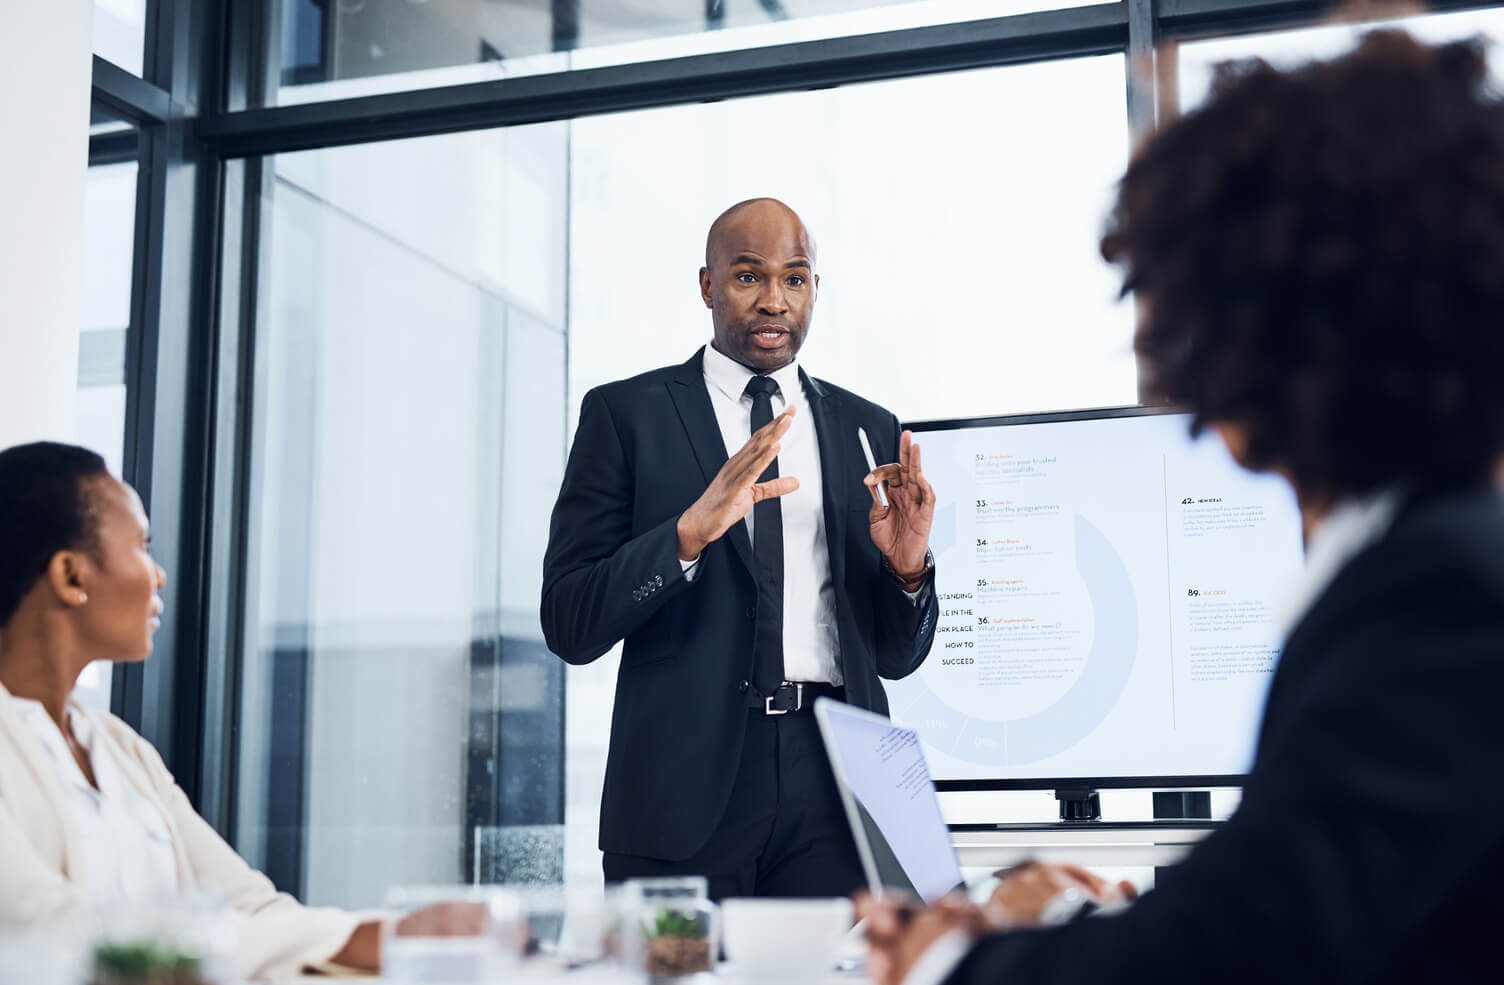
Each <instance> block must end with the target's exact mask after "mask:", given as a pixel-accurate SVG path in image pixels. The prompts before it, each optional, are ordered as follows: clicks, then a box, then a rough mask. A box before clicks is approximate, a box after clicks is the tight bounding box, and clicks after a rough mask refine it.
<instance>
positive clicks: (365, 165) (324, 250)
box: [237, 56, 1135, 905]
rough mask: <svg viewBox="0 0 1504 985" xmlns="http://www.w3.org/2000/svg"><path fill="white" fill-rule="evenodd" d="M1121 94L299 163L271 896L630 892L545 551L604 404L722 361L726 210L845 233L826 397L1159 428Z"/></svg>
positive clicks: (277, 324)
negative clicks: (1115, 237)
mask: <svg viewBox="0 0 1504 985" xmlns="http://www.w3.org/2000/svg"><path fill="white" fill-rule="evenodd" d="M1123 72H1124V62H1123V58H1122V57H1121V56H1111V57H1102V58H1090V59H1078V60H1073V61H1068V62H1058V63H1050V64H1041V65H1029V66H1019V67H1010V68H999V69H991V70H985V71H976V72H966V73H954V74H950V75H941V76H934V77H928V78H917V79H907V80H902V81H894V82H886V83H877V84H871V85H862V86H851V87H846V88H840V89H830V90H823V91H818V92H806V93H792V94H787V95H779V96H770V97H763V98H756V99H745V100H734V101H726V102H719V103H713V104H708V105H698V104H696V105H690V106H681V107H674V108H670V109H664V110H654V111H650V112H638V113H628V114H617V115H612V116H600V117H593V118H589V119H582V120H577V121H574V122H573V123H558V124H546V125H539V126H532V127H520V128H514V129H509V130H501V131H486V132H477V133H467V134H460V135H452V136H438V137H429V138H423V139H419V140H409V141H400V142H391V143H381V144H371V145H364V146H355V147H348V148H336V149H327V150H319V151H309V152H303V153H297V154H285V155H281V156H278V157H276V158H274V159H268V160H267V162H266V170H267V172H268V175H267V178H266V183H265V187H264V189H263V217H262V223H263V233H262V240H261V256H262V260H261V264H262V266H261V269H262V283H261V290H260V300H259V307H260V314H259V318H258V324H257V335H258V342H257V352H256V356H255V359H256V362H257V370H256V376H257V379H258V384H257V395H256V403H255V411H254V413H253V419H254V421H255V437H254V450H253V461H252V471H253V482H252V497H253V504H252V512H253V519H252V531H251V535H250V555H251V559H250V567H251V572H252V576H251V578H250V579H248V580H249V582H250V584H251V588H250V589H249V594H250V597H249V598H248V600H247V603H248V620H247V621H248V625H249V626H250V627H251V630H250V637H251V638H249V639H248V640H247V643H246V647H245V657H244V659H245V669H244V676H243V685H242V690H243V695H242V706H241V726H242V731H241V740H240V748H241V756H240V774H239V776H240V783H239V787H240V792H239V803H238V808H239V809H238V819H239V821H238V830H237V840H238V844H239V846H240V848H241V849H242V851H244V852H246V854H247V856H248V857H249V858H250V859H251V861H252V862H253V864H257V865H260V866H263V867H265V868H266V869H267V870H268V871H269V872H270V873H271V874H272V875H273V877H274V878H275V879H277V881H278V882H279V883H280V884H282V885H284V886H285V887H287V888H290V889H293V890H295V891H298V892H300V893H302V894H303V895H304V896H305V897H306V898H307V899H309V900H310V901H312V902H315V903H341V904H348V905H369V904H371V903H372V902H375V901H376V900H377V899H378V898H379V892H380V890H381V889H382V888H383V887H385V886H387V885H391V884H393V883H402V882H406V883H413V882H436V881H437V882H446V881H447V882H452V881H456V880H463V879H470V878H479V879H482V880H500V879H506V880H516V879H522V878H527V879H546V880H550V881H552V880H556V879H559V878H561V877H567V878H568V879H569V880H570V881H572V882H588V881H598V880H599V879H600V863H599V853H598V852H597V851H596V848H595V840H596V821H597V813H598V810H599V803H600V784H601V777H602V772H603V768H604V758H605V746H606V741H607V736H608V732H609V724H610V717H611V701H612V694H613V691H614V676H615V675H614V667H615V658H614V655H613V656H608V657H607V658H605V659H603V660H602V661H600V662H597V663H595V664H592V665H591V666H588V667H584V668H568V670H567V674H566V668H565V665H564V664H563V663H562V662H561V661H559V660H558V659H557V658H555V657H553V656H552V655H551V654H549V653H548V652H547V651H546V649H545V648H544V647H543V645H542V643H541V634H540V633H539V629H538V615H537V606H538V599H539V593H540V587H541V568H542V556H543V549H544V546H545V541H546V535H547V523H548V516H549V513H550V510H551V508H552V504H553V499H554V496H555V495H556V493H557V491H558V484H559V480H560V477H561V472H562V464H563V460H564V455H565V451H566V448H567V444H568V439H569V436H570V434H571V433H572V421H573V415H574V414H575V413H576V412H577V409H578V403H579V400H580V397H581V396H582V394H583V392H584V391H585V390H586V389H588V388H589V387H591V386H594V385H596V384H598V383H601V382H604V381H606V380H610V379H616V378H621V377H624V376H628V375H631V374H633V373H637V372H640V371H642V370H646V369H649V368H652V367H654V366H659V365H664V364H666V363H671V362H672V363H678V362H682V361H683V360H684V359H686V358H687V357H688V356H689V355H690V354H691V353H692V352H693V351H694V350H695V349H696V348H697V347H698V346H699V345H701V344H702V343H703V342H705V341H706V340H707V339H708V338H709V335H710V321H709V317H708V314H707V312H706V311H705V309H704V305H703V303H702V302H701V301H700V298H699V294H698V287H697V280H696V278H697V271H698V269H699V267H700V265H701V263H702V260H703V253H704V241H705V233H706V229H707V228H708V226H709V223H710V221H711V220H712V219H713V218H714V217H715V215H716V214H718V213H719V212H720V211H721V210H722V209H724V208H725V207H726V206H728V205H730V204H732V203H733V202H735V201H738V200H740V199H744V198H747V197H751V196H754V195H775V196H778V197H781V198H783V199H785V200H786V201H788V202H789V203H790V204H792V205H794V206H795V207H796V208H797V209H799V210H800V211H801V212H802V213H803V214H804V216H805V218H806V220H807V221H808V223H809V225H810V227H811V228H812V230H813V231H814V234H815V236H816V239H817V242H818V246H819V259H818V269H819V272H820V274H821V277H822V280H821V288H822V290H821V299H820V302H819V306H818V312H817V315H816V318H815V321H814V325H813V328H812V331H811V335H810V342H809V344H808V346H807V347H806V349H805V352H804V354H803V357H802V362H803V364H804V365H805V366H806V367H807V368H808V369H809V371H810V372H812V373H814V374H816V375H820V376H826V377H829V378H831V379H832V380H833V381H834V382H837V383H839V384H840V385H842V386H847V387H850V388H852V389H855V390H857V391H858V392H861V393H863V394H864V395H865V396H869V397H871V398H873V399H876V400H879V401H881V402H883V403H885V404H886V405H888V406H889V407H891V408H892V409H893V410H894V411H895V412H896V413H898V414H900V415H901V416H903V417H905V418H909V419H916V418H920V417H956V416H969V415H981V414H998V413H1005V412H1009V411H1018V410H1024V409H1039V408H1044V407H1064V406H1088V405H1092V406H1100V405H1106V404H1122V403H1131V402H1133V400H1134V398H1135V373H1134V366H1133V361H1132V358H1131V354H1130V352H1129V340H1130V335H1131V331H1132V313H1131V310H1130V309H1129V307H1128V306H1126V305H1122V304H1118V303H1117V302H1116V298H1115V294H1116V282H1115V280H1114V277H1113V275H1112V272H1111V271H1110V270H1108V269H1107V268H1106V267H1105V265H1103V264H1102V263H1101V261H1100V260H1098V259H1097V254H1096V249H1095V243H1096V239H1097V236H1098V234H1099V228H1100V224H1101V220H1102V214H1103V211H1104V210H1105V207H1106V203H1107V198H1108V195H1109V194H1110V190H1111V184H1112V181H1113V179H1114V178H1115V176H1116V175H1117V173H1118V172H1120V170H1121V168H1122V166H1123V164H1124V162H1125V160H1126V157H1127V151H1128V145H1129V140H1128V133H1127V128H1126V123H1125V114H1124V112H1123V101H1122V92H1123V86H1124V77H1123ZM1041 92H1044V93H1048V94H1049V95H1048V98H1047V99H1039V98H1034V96H1036V95H1037V94H1038V93H1041ZM978 106H984V107H987V108H988V109H987V115H986V117H985V118H986V125H985V126H979V125H977V124H976V122H975V121H976V119H977V112H976V107H978ZM1061 120H1070V121H1071V126H1069V127H1061V126H1060V125H1059V124H1060V121H1061ZM566 340H567V346H566ZM566 353H567V355H566ZM566 678H567V687H566ZM566 692H567V694H568V701H567V702H565V700H564V696H565V693H566ZM566 718H567V721H566V720H565V719H566ZM378 862H379V864H378Z"/></svg>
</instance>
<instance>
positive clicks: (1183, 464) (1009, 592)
mask: <svg viewBox="0 0 1504 985" xmlns="http://www.w3.org/2000/svg"><path fill="white" fill-rule="evenodd" d="M1189 420H1190V418H1189V415H1188V414H1184V413H1177V412H1175V411H1172V410H1165V409H1157V408H1141V407H1134V408H1116V409H1110V410H1096V411H1072V412H1067V413H1059V414H1034V415H1021V416H1016V417H997V418H987V419H977V420H958V421H932V422H923V423H916V424H911V425H909V427H910V428H911V429H912V430H913V431H914V432H915V435H914V436H915V440H917V441H918V442H919V443H920V445H921V448H922V463H923V467H924V471H925V474H926V475H927V476H928V477H929V479H930V481H931V483H932V484H933V485H934V487H935V491H936V494H937V496H938V501H937V504H936V510H935V522H934V527H933V530H932V532H931V537H930V542H931V547H932V548H933V550H934V553H935V561H936V569H937V570H936V591H937V593H938V594H939V602H940V619H939V624H938V626H937V630H936V634H935V642H934V647H933V648H932V649H931V651H930V655H929V657H928V659H927V660H926V661H925V662H924V664H923V666H921V667H920V669H919V670H918V671H917V672H915V673H914V674H912V675H911V676H909V677H908V678H905V679H904V680H900V681H887V682H885V684H886V686H887V690H888V701H889V705H890V708H891V712H892V716H893V720H894V722H895V723H896V724H898V725H901V726H904V727H908V728H912V729H914V730H915V731H917V732H918V734H919V736H920V739H921V741H922V742H923V745H924V753H925V758H926V759H927V760H928V762H929V764H930V769H931V771H932V773H933V776H934V778H935V780H936V785H937V786H938V787H939V788H940V789H1027V788H1041V789H1049V788H1057V789H1058V788H1061V787H1079V786H1083V785H1088V786H1096V787H1130V786H1145V787H1165V786H1168V787H1186V786H1225V785H1236V784H1237V783H1239V782H1240V781H1241V778H1242V777H1243V776H1244V775H1245V774H1246V773H1247V771H1248V768H1249V766H1250V765H1251V763H1252V758H1253V750H1254V744H1255V740H1256V737H1257V733H1258V728H1259V723H1260V720H1261V718H1262V712H1263V705H1264V698H1265V695H1266V692H1267V690H1268V686H1269V681H1270V678H1271V676H1272V675H1273V672H1274V667H1275V664H1276V662H1277V661H1278V658H1279V652H1280V646H1281V630H1280V628H1279V626H1278V625H1277V618H1278V617H1277V613H1278V610H1279V608H1280V606H1281V605H1282V603H1283V599H1284V598H1285V597H1286V596H1287V595H1288V593H1289V591H1290V589H1291V587H1292V585H1293V584H1294V581H1295V579H1296V577H1297V575H1298V574H1299V569H1300V566H1301V564H1302V561H1303V547H1302V538H1301V527H1300V514H1299V511H1298V509H1297V507H1296V503H1295V498H1294V495H1293V493H1292V492H1291V491H1290V488H1289V486H1288V484H1286V483H1285V482H1284V481H1283V480H1282V479H1280V478H1278V477H1277V476H1272V475H1259V474H1253V473H1250V472H1247V471H1245V470H1244V469H1242V468H1241V467H1239V466H1238V465H1237V464H1236V463H1235V462H1234V461H1233V460H1232V458H1231V456H1230V455H1229V454H1228V453H1227V450H1226V449H1225V448H1224V447H1223V445H1222V442H1221V440H1220V439H1219V438H1218V437H1217V436H1216V435H1215V434H1212V433H1210V432H1208V433H1205V434H1203V435H1201V436H1200V437H1199V438H1197V439H1194V440H1193V439H1192V438H1191V437H1190V429H1189Z"/></svg>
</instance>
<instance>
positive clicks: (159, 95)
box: [91, 55, 172, 127]
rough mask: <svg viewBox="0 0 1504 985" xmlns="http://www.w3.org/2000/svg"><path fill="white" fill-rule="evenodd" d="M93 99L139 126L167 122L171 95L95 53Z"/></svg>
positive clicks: (170, 110)
mask: <svg viewBox="0 0 1504 985" xmlns="http://www.w3.org/2000/svg"><path fill="white" fill-rule="evenodd" d="M91 81H92V86H93V100H94V102H95V103H96V104H98V105H100V106H103V107H105V108H107V109H108V110H109V111H110V113H111V114H113V115H114V116H117V117H119V118H120V119H122V120H125V121H126V122H128V123H134V124H135V125H136V126H138V127H146V126H153V125H155V124H159V123H165V122H167V120H168V118H169V117H170V116H171V115H172V96H171V95H170V94H169V93H168V92H166V91H165V90H163V89H160V88H158V87H157V86H154V85H152V84H151V83H150V82H147V81H146V80H144V79H142V78H140V77H139V76H136V75H133V74H131V73H130V72H127V71H126V70H125V69H123V68H121V67H120V66H119V65H116V64H115V63H114V62H112V61H109V60H108V59H105V58H100V57H99V56H98V55H95V56H94V69H93V73H92V80H91Z"/></svg>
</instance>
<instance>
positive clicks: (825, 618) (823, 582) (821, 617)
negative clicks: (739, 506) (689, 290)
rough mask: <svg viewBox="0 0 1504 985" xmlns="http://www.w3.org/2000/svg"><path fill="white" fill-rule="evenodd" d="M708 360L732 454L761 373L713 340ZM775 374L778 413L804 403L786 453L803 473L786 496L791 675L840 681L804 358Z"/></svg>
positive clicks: (792, 469) (784, 458)
mask: <svg viewBox="0 0 1504 985" xmlns="http://www.w3.org/2000/svg"><path fill="white" fill-rule="evenodd" d="M704 363H705V388H706V390H707V391H709V393H710V406H711V407H712V408H714V410H715V419H716V423H717V424H719V425H720V428H721V439H722V440H723V441H724V442H725V443H726V454H727V456H728V457H729V456H730V455H733V454H735V453H736V451H737V450H738V449H740V448H741V447H742V446H743V445H745V444H746V443H747V439H748V438H750V437H751V436H752V398H751V397H747V396H743V391H745V390H746V388H747V381H748V380H750V379H751V378H752V376H753V375H754V374H753V372H752V371H751V370H750V369H748V368H747V367H745V366H743V365H742V364H741V363H738V362H736V361H735V360H734V359H731V358H730V357H729V356H726V355H724V354H723V353H721V352H719V351H717V350H716V348H715V347H714V346H712V345H707V346H706V347H705V359H704ZM769 375H770V376H771V377H772V379H773V381H774V382H775V383H777V384H778V392H777V393H775V394H773V416H774V417H777V416H778V415H779V414H781V413H783V412H784V410H786V409H787V408H788V407H789V406H794V407H797V408H798V410H796V411H795V412H794V423H793V426H792V427H790V428H789V432H788V434H786V435H784V436H783V442H782V448H780V449H779V452H778V474H779V475H780V476H793V477H794V478H796V479H798V480H799V488H798V489H797V490H795V491H794V492H791V493H789V494H788V495H786V496H783V497H782V498H781V499H780V500H779V503H780V505H781V508H782V514H783V676H784V679H785V680H790V681H823V682H825V683H828V684H834V685H836V686H838V687H839V686H840V685H841V684H843V683H845V681H844V678H842V676H841V660H840V655H841V648H840V637H839V635H838V632H837V628H836V589H835V583H834V582H833V581H832V580H831V576H830V549H829V547H828V546H827V545H826V542H825V500H824V497H823V495H822V490H823V488H824V485H823V482H822V476H821V474H820V442H819V439H818V438H817V437H816V435H815V422H814V419H813V417H812V416H811V414H810V411H809V406H808V401H807V400H806V397H805V393H804V387H803V385H802V384H801V383H800V382H799V365H798V363H790V364H789V365H787V366H785V367H783V368H782V369H780V370H778V371H777V372H775V373H772V374H769ZM745 522H746V524H747V536H748V537H751V535H752V524H753V522H754V521H753V518H752V513H748V514H747V518H746V521H745ZM696 560H698V559H696ZM684 567H685V576H686V577H687V578H689V579H690V580H691V581H693V580H694V577H695V574H696V568H695V562H694V561H689V562H684Z"/></svg>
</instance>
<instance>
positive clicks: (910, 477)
mask: <svg viewBox="0 0 1504 985" xmlns="http://www.w3.org/2000/svg"><path fill="white" fill-rule="evenodd" d="M863 481H864V482H865V483H866V484H867V488H868V490H870V491H871V493H872V509H871V510H870V511H869V512H868V513H867V521H868V523H870V524H871V528H872V543H874V544H876V545H877V549H878V550H879V551H881V552H882V553H883V557H885V558H887V559H888V566H889V567H891V568H892V569H893V571H894V572H895V573H896V574H898V575H899V577H904V576H906V575H910V574H913V573H915V572H920V571H922V570H923V568H924V555H925V552H926V551H928V550H929V543H930V524H931V523H933V522H934V519H935V490H934V488H933V487H931V486H930V484H929V480H928V479H926V478H925V477H924V472H923V470H922V469H920V467H919V445H918V443H916V442H915V441H914V436H913V434H911V433H910V432H908V431H905V432H904V433H903V435H902V436H901V437H900V438H899V439H898V463H897V464H896V465H879V466H878V467H877V468H875V469H873V470H872V471H871V472H869V473H867V478H866V479H864V480H863ZM880 482H886V483H887V484H888V505H887V506H886V507H884V506H883V505H882V503H881V501H880V500H879V499H878V496H877V486H878V483H880Z"/></svg>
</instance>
